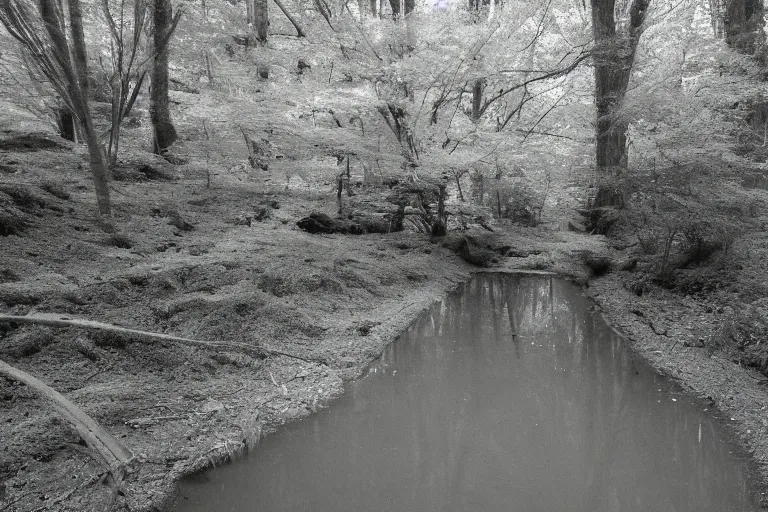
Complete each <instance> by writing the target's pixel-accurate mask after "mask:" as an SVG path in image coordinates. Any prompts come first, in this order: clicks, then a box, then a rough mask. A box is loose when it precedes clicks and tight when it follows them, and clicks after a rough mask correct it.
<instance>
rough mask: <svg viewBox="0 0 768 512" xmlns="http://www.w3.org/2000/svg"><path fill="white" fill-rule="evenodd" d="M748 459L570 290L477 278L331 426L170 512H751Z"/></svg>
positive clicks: (213, 474)
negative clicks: (635, 354) (630, 349)
mask: <svg viewBox="0 0 768 512" xmlns="http://www.w3.org/2000/svg"><path fill="white" fill-rule="evenodd" d="M737 453H739V452H738V450H736V449H735V447H734V445H733V444H732V443H731V442H729V440H728V435H727V432H726V429H725V428H724V426H723V423H722V421H721V420H718V419H717V418H715V417H714V416H713V415H712V414H711V412H709V411H707V404H706V403H704V402H702V401H701V400H699V399H696V398H692V397H691V396H689V395H687V394H685V393H683V392H681V391H680V390H679V388H677V386H676V385H675V384H674V383H672V382H670V381H669V380H668V379H666V378H664V377H662V376H659V375H658V373H657V372H656V371H654V370H653V369H652V368H650V367H649V366H648V365H647V364H646V363H644V362H643V361H642V360H641V359H639V358H638V357H637V356H634V355H632V354H631V353H630V352H629V350H628V349H627V347H626V344H625V342H624V341H623V340H622V339H621V338H620V337H619V336H617V335H616V334H615V333H614V332H613V330H612V329H611V328H610V327H608V326H607V325H606V324H605V322H604V321H603V320H602V318H601V316H600V315H599V314H597V313H595V312H593V311H592V307H591V304H590V302H589V301H588V300H587V299H586V298H585V297H584V296H583V295H582V293H581V291H580V290H579V289H578V288H577V287H575V286H573V285H572V284H570V283H567V282H564V281H562V280H559V279H557V278H550V277H546V276H543V277H542V276H531V277H527V276H526V277H515V276H497V275H491V274H488V275H483V274H481V275H479V276H477V277H475V278H474V279H473V280H472V281H470V282H468V283H466V284H464V285H463V286H462V287H461V289H459V290H458V291H457V292H456V293H454V294H451V295H449V296H448V297H446V298H445V299H444V300H443V301H441V302H439V303H437V304H435V305H434V306H433V307H432V308H431V309H430V310H428V311H426V312H425V313H424V314H423V315H421V317H420V318H419V319H418V320H416V321H415V322H414V323H413V324H412V325H411V327H410V328H409V329H408V330H407V331H406V332H405V333H404V334H403V335H402V336H401V337H400V338H399V339H398V340H397V341H396V342H395V343H393V344H392V345H390V346H389V347H388V348H387V350H386V351H385V352H384V354H383V355H382V357H381V358H380V359H379V360H378V361H377V362H375V363H374V364H373V365H372V366H371V367H370V369H369V370H368V372H367V374H366V376H365V377H363V378H361V379H359V380H357V381H355V382H352V383H350V384H349V385H348V389H347V391H346V392H345V394H344V395H342V396H341V397H340V398H339V399H337V400H335V401H333V402H332V403H331V404H330V406H329V407H328V408H327V409H324V410H322V411H320V412H318V413H317V414H314V415H311V416H309V417H307V418H305V419H303V420H301V421H297V422H294V423H292V424H289V425H287V426H286V427H284V428H282V429H280V430H279V431H278V432H277V433H275V434H273V435H270V436H267V437H266V438H264V439H263V440H262V442H261V443H260V445H259V446H258V447H257V448H256V449H254V450H252V451H251V453H250V454H249V455H247V456H246V457H243V458H242V459H240V460H237V461H235V462H233V463H231V464H228V465H225V466H223V467H220V468H217V469H215V470H213V471H208V472H205V473H202V474H200V475H195V476H193V477H190V478H188V479H186V480H184V481H183V482H182V484H181V489H180V495H179V499H178V501H177V504H176V506H175V508H174V509H173V510H175V511H177V512H197V511H206V512H234V511H238V512H239V511H257V510H258V511H265V512H276V511H317V512H361V511H366V510H371V511H373V510H375V511H391V512H438V511H439V512H450V511H456V512H458V511H478V512H480V511H485V512H490V511H505V512H510V511H511V512H518V511H519V512H537V511H541V512H579V511H582V512H601V511H605V512H609V511H610V512H617V511H622V512H626V511H637V512H641V511H642V512H646V511H676V512H687V511H690V512H694V511H695V512H706V511H712V512H715V511H716V512H723V511H739V512H741V511H751V510H757V507H756V506H755V505H754V504H753V502H752V499H751V496H752V493H751V489H750V486H749V484H748V474H749V471H748V465H747V462H746V458H745V456H743V455H737Z"/></svg>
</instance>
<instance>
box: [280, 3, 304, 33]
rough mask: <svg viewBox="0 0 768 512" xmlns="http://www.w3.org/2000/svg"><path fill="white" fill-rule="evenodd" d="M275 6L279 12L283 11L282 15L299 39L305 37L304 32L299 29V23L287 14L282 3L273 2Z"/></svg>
mask: <svg viewBox="0 0 768 512" xmlns="http://www.w3.org/2000/svg"><path fill="white" fill-rule="evenodd" d="M274 1H275V4H277V6H278V7H279V8H280V10H281V11H283V14H285V17H286V18H288V21H290V22H291V24H292V25H293V26H294V27H295V28H296V32H298V33H299V37H306V36H307V35H306V34H305V33H304V30H303V29H302V28H301V25H299V22H298V21H296V19H295V18H294V17H293V16H291V13H290V12H288V9H286V8H285V6H284V5H283V3H282V2H281V1H280V0H274Z"/></svg>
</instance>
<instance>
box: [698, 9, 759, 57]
mask: <svg viewBox="0 0 768 512" xmlns="http://www.w3.org/2000/svg"><path fill="white" fill-rule="evenodd" d="M712 4H716V5H715V6H714V8H712V13H711V14H712V17H713V20H712V25H713V27H715V34H716V35H717V36H719V37H723V36H725V40H726V43H727V44H728V46H730V47H731V48H733V49H734V50H737V51H739V52H742V53H747V54H755V53H758V52H761V51H762V50H764V47H765V32H764V30H763V27H764V25H765V19H764V5H763V0H710V6H712ZM723 4H725V5H723ZM717 27H721V28H720V30H719V31H718V30H717Z"/></svg>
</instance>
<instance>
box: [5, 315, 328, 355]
mask: <svg viewBox="0 0 768 512" xmlns="http://www.w3.org/2000/svg"><path fill="white" fill-rule="evenodd" d="M0 322H19V323H25V324H36V325H47V326H50V327H78V328H80V329H92V330H96V331H106V332H114V333H118V334H125V335H129V336H136V337H138V338H142V339H145V340H151V341H175V342H177V343H183V344H185V345H192V346H198V347H205V348H212V349H221V348H225V349H226V348H228V349H236V350H242V351H245V352H253V353H256V354H259V355H262V354H266V355H280V356H285V357H291V358H293V359H299V360H301V361H306V362H308V363H316V362H318V361H316V360H312V359H308V358H305V357H301V356H297V355H295V354H290V353H288V352H283V351H280V350H275V349H270V348H266V347H260V346H257V345H251V344H249V343H239V342H236V341H203V340H193V339H190V338H183V337H181V336H173V335H171V334H162V333H157V332H148V331H139V330H137V329H128V328H126V327H119V326H117V325H112V324H106V323H103V322H96V321H94V320H84V319H77V318H71V317H68V316H64V315H57V314H55V313H35V314H31V315H24V316H21V315H4V314H0Z"/></svg>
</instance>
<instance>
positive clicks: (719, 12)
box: [709, 0, 725, 39]
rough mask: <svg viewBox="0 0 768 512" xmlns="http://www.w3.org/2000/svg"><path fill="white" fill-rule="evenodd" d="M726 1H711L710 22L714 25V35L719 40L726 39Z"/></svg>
mask: <svg viewBox="0 0 768 512" xmlns="http://www.w3.org/2000/svg"><path fill="white" fill-rule="evenodd" d="M724 1H725V0H709V13H710V18H711V19H710V22H711V24H712V33H713V34H714V35H715V37H717V38H718V39H722V38H723V37H725V27H724V26H723V25H724V22H725V4H724V3H723V2H724Z"/></svg>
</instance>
